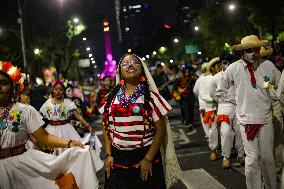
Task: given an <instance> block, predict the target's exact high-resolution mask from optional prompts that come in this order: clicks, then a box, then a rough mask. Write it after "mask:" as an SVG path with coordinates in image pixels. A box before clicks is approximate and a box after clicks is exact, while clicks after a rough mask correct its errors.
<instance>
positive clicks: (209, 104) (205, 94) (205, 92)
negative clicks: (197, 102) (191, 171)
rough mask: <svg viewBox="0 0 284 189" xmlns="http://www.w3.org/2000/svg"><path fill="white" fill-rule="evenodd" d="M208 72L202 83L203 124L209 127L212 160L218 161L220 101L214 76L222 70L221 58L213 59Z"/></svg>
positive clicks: (208, 66)
mask: <svg viewBox="0 0 284 189" xmlns="http://www.w3.org/2000/svg"><path fill="white" fill-rule="evenodd" d="M207 70H208V72H209V73H210V74H208V75H207V76H205V77H204V78H203V80H202V82H201V83H200V89H199V93H200V98H201V99H202V100H203V101H205V102H206V105H205V115H204V119H203V122H204V124H206V126H207V127H209V133H208V134H209V140H208V141H209V148H210V150H211V153H210V159H211V160H212V161H215V160H217V154H216V150H217V148H218V129H217V124H216V111H217V103H218V100H217V98H216V94H215V93H216V87H215V84H214V75H216V74H217V73H218V72H220V71H221V70H222V66H221V62H220V58H219V57H216V58H213V59H212V60H210V61H209V62H208V65H207Z"/></svg>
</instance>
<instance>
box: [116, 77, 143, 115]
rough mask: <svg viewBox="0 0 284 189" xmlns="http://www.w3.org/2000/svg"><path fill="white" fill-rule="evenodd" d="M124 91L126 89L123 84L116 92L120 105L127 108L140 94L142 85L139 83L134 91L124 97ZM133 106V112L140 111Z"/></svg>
mask: <svg viewBox="0 0 284 189" xmlns="http://www.w3.org/2000/svg"><path fill="white" fill-rule="evenodd" d="M125 91H126V88H125V85H122V86H121V88H120V89H119V91H118V93H117V98H118V101H119V102H120V104H121V105H122V107H124V108H127V107H128V105H129V104H133V103H134V102H136V100H137V99H138V98H139V97H140V96H142V94H143V92H144V85H143V84H140V83H139V84H138V86H137V87H136V89H135V91H134V92H133V93H132V94H131V95H130V96H129V97H126V94H125ZM134 108H135V112H134V113H139V112H140V111H139V110H138V109H137V108H136V106H135V107H134Z"/></svg>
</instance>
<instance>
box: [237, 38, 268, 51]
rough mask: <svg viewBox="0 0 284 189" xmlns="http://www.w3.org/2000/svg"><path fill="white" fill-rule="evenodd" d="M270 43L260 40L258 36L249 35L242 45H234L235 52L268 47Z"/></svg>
mask: <svg viewBox="0 0 284 189" xmlns="http://www.w3.org/2000/svg"><path fill="white" fill-rule="evenodd" d="M268 45H269V41H267V40H260V39H259V38H258V37H257V36H256V35H249V36H246V37H244V38H242V40H241V44H238V45H233V48H234V49H235V50H242V49H250V48H255V47H267V46H268Z"/></svg>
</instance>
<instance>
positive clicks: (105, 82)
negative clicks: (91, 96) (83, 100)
mask: <svg viewBox="0 0 284 189" xmlns="http://www.w3.org/2000/svg"><path fill="white" fill-rule="evenodd" d="M111 89H112V78H111V77H109V76H105V77H104V78H103V79H102V87H101V88H100V89H99V91H98V94H97V99H96V104H97V106H98V107H100V106H101V103H102V102H103V99H104V98H105V96H106V95H107V94H108V93H109V92H110V90H111Z"/></svg>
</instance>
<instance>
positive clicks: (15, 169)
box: [0, 146, 103, 189]
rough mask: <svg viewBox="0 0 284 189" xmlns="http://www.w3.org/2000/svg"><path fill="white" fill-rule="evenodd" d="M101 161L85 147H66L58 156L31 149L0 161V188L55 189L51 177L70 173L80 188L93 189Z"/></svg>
mask: <svg viewBox="0 0 284 189" xmlns="http://www.w3.org/2000/svg"><path fill="white" fill-rule="evenodd" d="M102 167H103V162H102V160H101V159H100V158H99V157H98V156H97V154H96V153H95V151H94V150H92V149H90V148H89V147H88V146H86V147H85V149H81V148H79V147H76V148H69V149H67V150H65V152H63V153H62V154H60V155H59V156H54V155H50V154H46V153H43V152H40V151H38V150H34V149H28V150H27V151H26V152H25V153H23V154H21V155H18V156H13V157H10V158H6V159H3V160H0V188H1V189H39V188H40V189H55V188H56V189H57V188H58V186H57V185H56V184H55V181H54V180H55V178H56V177H57V176H58V175H59V174H60V173H63V174H66V173H68V172H72V173H73V175H74V176H75V179H76V182H77V185H78V187H79V188H80V189H94V188H95V189H97V188H98V187H99V181H98V178H97V176H96V171H98V170H100V169H101V168H102Z"/></svg>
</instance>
